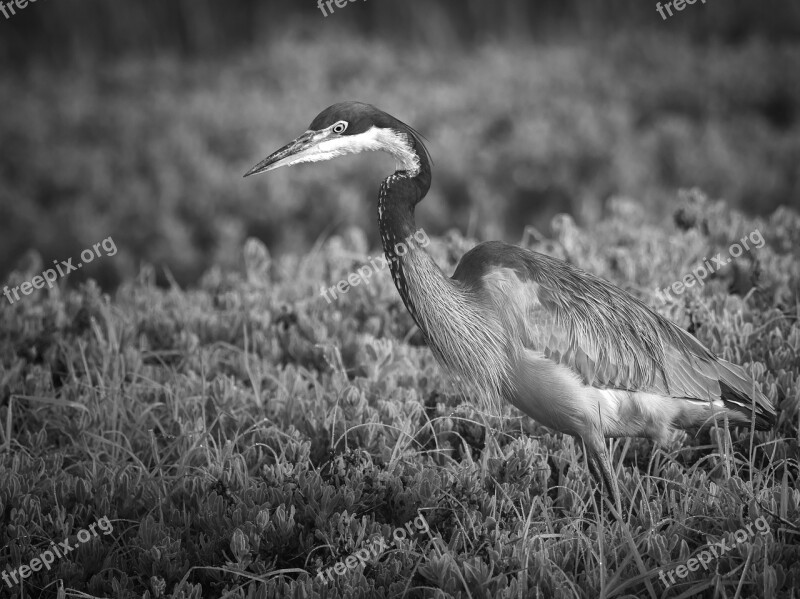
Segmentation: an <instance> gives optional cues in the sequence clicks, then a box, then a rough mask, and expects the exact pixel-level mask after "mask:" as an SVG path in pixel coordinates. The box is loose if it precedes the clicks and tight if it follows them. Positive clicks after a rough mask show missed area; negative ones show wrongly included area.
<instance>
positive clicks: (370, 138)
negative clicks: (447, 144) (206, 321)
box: [248, 102, 775, 504]
mask: <svg viewBox="0 0 800 599" xmlns="http://www.w3.org/2000/svg"><path fill="white" fill-rule="evenodd" d="M342 127H344V128H343V129H342ZM337 129H342V131H337ZM364 150H383V151H387V152H389V153H390V154H392V155H393V156H395V158H396V159H397V161H398V170H397V171H396V172H395V173H394V174H393V175H391V176H390V177H388V178H387V179H386V180H385V181H384V182H383V184H382V185H381V188H380V193H379V200H378V216H379V219H378V220H379V226H380V234H381V239H382V242H383V248H384V251H385V253H386V255H387V257H388V258H390V262H389V263H390V265H391V271H392V276H393V278H394V282H395V285H396V287H397V290H398V291H399V293H400V295H401V297H402V299H403V302H404V303H405V305H406V308H407V309H408V311H409V312H410V313H411V315H412V317H413V318H414V320H415V321H416V323H417V325H418V326H419V328H420V329H421V330H422V332H423V333H424V334H425V337H426V339H427V341H428V344H429V346H430V347H431V349H432V350H433V352H434V354H435V355H436V357H437V359H438V361H439V362H440V363H441V364H442V365H443V366H444V367H445V368H447V369H448V370H449V371H450V372H451V373H452V374H453V375H455V377H456V379H457V380H458V381H460V382H461V383H462V384H463V385H464V386H465V387H466V388H468V389H470V390H472V391H476V392H477V393H479V394H480V396H481V397H482V398H483V399H484V400H485V401H487V402H488V403H489V404H496V403H497V402H499V401H509V402H511V403H512V404H513V405H515V406H516V407H517V408H519V409H520V410H521V411H522V412H524V413H525V414H527V415H528V416H530V417H532V418H533V419H534V420H536V421H538V422H540V423H541V424H543V425H545V426H547V427H550V428H552V429H554V430H557V431H560V432H563V433H566V434H569V435H572V436H574V437H576V438H578V439H581V440H582V441H583V442H584V445H585V447H586V453H587V458H588V462H589V465H590V467H591V470H592V473H593V474H594V475H595V477H596V478H597V479H598V480H599V481H602V482H603V483H605V484H606V486H607V487H608V491H609V492H610V493H611V495H612V496H613V497H614V499H615V500H616V502H617V504H618V501H619V496H618V492H617V484H616V479H615V478H614V476H613V475H612V471H611V467H610V460H609V458H608V454H607V452H606V449H605V442H604V439H605V438H606V437H646V438H650V439H654V440H656V441H663V440H665V439H666V437H667V436H668V435H669V434H670V433H671V432H672V431H674V430H689V431H694V430H699V429H701V428H704V427H708V426H711V425H713V423H714V422H715V421H720V420H722V421H726V422H727V423H728V424H729V425H734V426H735V425H746V424H753V425H755V427H756V428H759V429H764V428H769V427H771V425H772V424H773V422H774V419H775V410H774V408H773V406H772V405H771V403H770V402H769V400H768V399H767V398H766V397H765V396H764V395H763V393H762V392H761V390H760V389H759V388H758V386H757V385H756V383H755V382H754V381H753V380H752V379H751V378H750V377H749V376H748V375H747V374H746V373H745V371H744V370H743V369H742V368H741V367H740V366H737V365H734V364H731V363H729V362H726V361H724V360H721V359H719V358H717V357H716V356H714V355H713V354H712V353H710V352H709V351H708V350H707V349H706V348H705V347H704V346H703V345H702V344H701V343H700V342H699V341H697V340H696V339H695V338H694V337H692V336H691V335H689V334H688V333H687V332H685V331H684V330H682V329H680V328H679V327H677V326H676V325H674V324H673V323H671V322H669V321H668V320H666V319H665V318H663V317H661V316H660V315H658V314H657V313H655V312H654V311H652V310H651V309H650V308H648V307H647V306H646V305H645V304H643V303H642V302H640V301H639V300H637V299H636V298H634V297H633V296H631V295H630V294H628V293H626V292H625V291H623V290H621V289H620V288H618V287H616V286H614V285H612V284H611V283H608V282H606V281H604V280H602V279H599V278H597V277H594V276H592V275H590V274H588V273H585V272H583V271H581V270H580V269H578V268H576V267H574V266H572V265H570V264H568V263H566V262H563V261H560V260H556V259H554V258H551V257H549V256H546V255H543V254H539V253H536V252H532V251H530V250H526V249H523V248H520V247H517V246H512V245H508V244H504V243H500V242H486V243H482V244H480V245H478V246H476V247H475V248H473V249H472V250H470V251H469V252H467V253H466V254H465V255H464V256H463V258H462V259H461V261H460V263H459V264H458V267H457V268H456V270H455V273H454V274H453V276H452V278H449V277H447V276H446V275H444V273H442V271H441V270H440V269H439V267H438V266H437V265H436V264H435V262H434V261H433V260H432V258H431V257H430V256H429V255H428V254H427V252H425V250H424V249H423V248H420V247H416V246H413V244H408V247H410V249H409V250H408V251H407V252H405V253H400V252H399V251H398V248H400V247H401V246H400V245H399V244H401V243H403V242H404V241H406V240H407V239H408V238H409V237H410V236H411V235H413V234H414V232H415V231H416V230H417V226H416V224H415V221H414V207H415V206H416V204H417V203H418V202H419V201H421V200H422V198H423V197H424V196H425V194H426V193H427V191H428V188H429V187H430V182H431V171H430V163H429V158H428V154H427V151H426V149H425V146H424V145H423V143H422V141H421V139H420V137H419V136H418V134H417V133H416V132H415V131H414V130H413V129H411V128H410V127H408V126H407V125H405V124H404V123H402V122H400V121H398V120H397V119H395V118H394V117H391V116H389V115H387V114H386V113H384V112H382V111H380V110H378V109H377V108H375V107H373V106H370V105H368V104H361V103H357V102H347V103H342V104H337V105H334V106H331V107H329V108H328V109H326V110H325V111H323V112H322V113H321V114H320V115H319V116H318V117H317V118H316V119H315V120H314V122H312V124H311V126H310V128H309V131H307V132H306V133H305V134H303V135H302V136H301V137H300V138H298V139H297V140H295V141H294V142H292V143H291V144H289V145H287V146H285V147H284V148H282V149H281V150H279V151H278V152H275V153H274V154H273V155H271V156H270V157H268V158H267V159H266V160H264V161H263V162H262V163H260V164H259V165H257V166H256V167H254V168H253V169H252V170H251V171H250V172H249V173H248V174H255V173H256V172H262V171H265V170H271V169H273V168H277V167H279V166H283V165H288V164H294V163H297V162H311V161H316V160H325V159H329V158H333V157H335V156H338V155H342V154H346V153H354V152H360V151H364Z"/></svg>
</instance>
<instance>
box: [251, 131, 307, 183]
mask: <svg viewBox="0 0 800 599" xmlns="http://www.w3.org/2000/svg"><path fill="white" fill-rule="evenodd" d="M317 135H318V134H317V132H316V131H306V132H305V133H303V134H302V135H301V136H300V137H298V138H297V139H294V140H292V141H290V142H289V143H288V144H286V145H285V146H283V147H282V148H281V149H280V150H277V151H275V152H273V153H272V154H270V155H269V156H267V157H266V158H264V160H262V161H261V162H259V163H258V164H257V165H255V166H254V167H253V168H251V169H250V170H249V171H247V172H246V173H245V174H244V176H245V177H249V176H250V175H257V174H258V173H266V172H267V171H272V170H275V169H276V168H280V167H282V166H285V165H287V164H291V163H292V162H294V161H293V160H292V158H294V157H296V156H297V155H298V154H300V153H302V152H305V151H306V150H308V149H310V148H312V147H314V146H315V145H317V144H318V143H319V142H320V141H322V140H321V139H319V137H316V138H315V136H317Z"/></svg>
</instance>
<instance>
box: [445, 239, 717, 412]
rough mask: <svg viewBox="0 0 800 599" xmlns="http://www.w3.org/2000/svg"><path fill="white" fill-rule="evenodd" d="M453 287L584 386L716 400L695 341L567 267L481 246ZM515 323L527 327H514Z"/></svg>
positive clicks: (709, 359)
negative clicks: (483, 298)
mask: <svg viewBox="0 0 800 599" xmlns="http://www.w3.org/2000/svg"><path fill="white" fill-rule="evenodd" d="M453 279H455V280H457V281H460V282H461V283H462V284H467V285H473V286H476V285H477V286H479V287H480V288H481V291H482V292H483V293H487V294H488V295H490V296H491V299H492V301H493V302H494V303H495V305H497V306H498V307H499V308H500V312H501V313H502V314H503V316H502V317H503V318H504V320H506V324H507V325H509V326H511V327H512V328H513V329H514V330H516V331H517V332H518V333H519V334H518V335H517V336H518V337H519V338H520V339H521V341H522V343H523V344H524V346H525V347H526V348H528V349H533V350H535V351H539V352H541V353H542V354H543V355H544V356H546V357H548V358H550V359H551V360H554V361H555V362H558V363H560V364H564V365H566V366H568V367H569V368H571V369H572V370H573V371H574V372H575V373H576V374H578V376H579V377H580V378H581V379H582V380H583V381H584V382H585V383H586V384H588V385H592V386H595V387H598V388H608V389H624V390H628V391H642V392H646V393H657V394H660V395H667V396H672V397H685V398H691V399H700V400H708V401H712V400H714V399H719V398H720V397H721V395H722V390H721V388H720V375H719V373H718V367H717V365H716V363H717V358H716V357H715V356H714V355H713V354H711V353H710V352H709V351H708V350H707V349H706V348H705V347H703V345H702V344H700V342H699V341H697V340H696V339H695V338H694V337H692V336H691V335H689V334H688V333H687V332H685V331H684V330H683V329H681V328H679V327H677V326H676V325H674V324H673V323H671V322H670V321H668V320H666V319H665V318H663V317H662V316H660V315H659V314H657V313H655V312H654V311H652V310H651V309H650V308H648V307H647V306H646V305H645V304H643V303H642V302H640V301H639V300H637V299H636V298H634V297H633V296H631V295H630V294H628V293H626V292H625V291H623V290H622V289H620V288H618V287H616V286H614V285H612V284H611V283H608V282H607V281H604V280H602V279H600V278H598V277H595V276H593V275H591V274H588V273H586V272H584V271H582V270H580V269H578V268H576V267H574V266H572V265H570V264H568V263H566V262H563V261H561V260H556V259H555V258H551V257H549V256H545V255H543V254H538V253H536V252H532V251H530V250H525V249H523V248H520V247H517V246H512V245H507V244H504V243H500V242H487V243H483V244H480V245H478V246H476V247H475V248H473V249H472V250H471V251H470V252H468V253H467V254H465V255H464V257H463V258H462V260H461V262H460V263H459V265H458V268H457V269H456V272H455V273H454V274H453ZM526 304H527V305H526ZM511 305H513V306H514V309H505V310H504V309H503V306H505V307H506V308H508V307H509V306H511ZM521 315H524V316H523V317H524V318H526V322H524V323H520V322H518V320H519V318H520V317H521ZM515 320H516V321H517V322H515Z"/></svg>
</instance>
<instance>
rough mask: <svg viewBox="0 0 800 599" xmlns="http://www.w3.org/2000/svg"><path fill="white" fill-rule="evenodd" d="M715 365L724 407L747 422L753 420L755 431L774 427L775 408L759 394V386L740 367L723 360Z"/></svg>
mask: <svg viewBox="0 0 800 599" xmlns="http://www.w3.org/2000/svg"><path fill="white" fill-rule="evenodd" d="M715 365H716V367H717V375H718V376H719V387H720V391H721V392H722V401H723V402H725V405H726V407H728V408H729V409H731V410H735V411H736V412H738V413H739V414H741V415H743V416H746V417H747V422H751V421H752V420H753V418H755V422H754V423H753V424H754V425H755V428H756V430H770V429H771V428H772V427H773V426H775V422H776V413H775V406H773V405H772V402H770V400H769V398H767V396H766V395H764V394H763V393H762V392H761V388H760V385H759V384H758V383H757V382H756V381H754V380H753V379H752V378H751V377H750V376H748V374H747V373H746V372H745V371H744V369H743V368H742V367H741V366H737V365H736V364H731V363H730V362H726V361H725V360H717V361H716V363H715Z"/></svg>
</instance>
